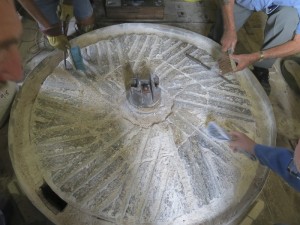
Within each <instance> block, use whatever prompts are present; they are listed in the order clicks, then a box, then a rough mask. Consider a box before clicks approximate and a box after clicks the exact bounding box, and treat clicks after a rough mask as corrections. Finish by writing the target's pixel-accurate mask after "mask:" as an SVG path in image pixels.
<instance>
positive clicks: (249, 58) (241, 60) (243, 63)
mask: <svg viewBox="0 0 300 225" xmlns="http://www.w3.org/2000/svg"><path fill="white" fill-rule="evenodd" d="M231 58H232V59H233V60H234V61H235V62H236V63H237V66H236V70H235V71H240V70H243V69H245V68H247V67H248V66H250V65H251V64H253V63H254V62H256V61H257V55H255V53H252V54H240V55H231Z"/></svg>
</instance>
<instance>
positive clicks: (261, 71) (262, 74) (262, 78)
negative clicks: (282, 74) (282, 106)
mask: <svg viewBox="0 0 300 225" xmlns="http://www.w3.org/2000/svg"><path fill="white" fill-rule="evenodd" d="M252 73H253V74H254V76H255V77H256V79H257V80H258V81H259V83H260V84H261V86H262V87H263V89H264V90H265V92H266V93H267V95H268V96H269V95H270V92H271V85H270V83H269V70H268V69H266V68H262V67H256V66H254V68H253V70H252Z"/></svg>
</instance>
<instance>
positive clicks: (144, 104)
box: [126, 74, 161, 108]
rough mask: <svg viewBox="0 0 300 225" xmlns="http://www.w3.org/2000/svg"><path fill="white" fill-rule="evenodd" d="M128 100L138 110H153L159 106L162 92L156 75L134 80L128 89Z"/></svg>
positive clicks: (138, 77)
mask: <svg viewBox="0 0 300 225" xmlns="http://www.w3.org/2000/svg"><path fill="white" fill-rule="evenodd" d="M126 90H127V91H126V97H127V100H128V101H129V102H130V103H131V104H132V105H133V106H135V107H137V108H152V107H155V106H156V105H158V104H159V102H160V99H161V90H160V87H159V78H158V76H157V75H155V74H149V75H147V76H146V77H144V78H143V77H140V76H136V77H133V78H132V81H131V85H130V88H128V89H127V88H126Z"/></svg>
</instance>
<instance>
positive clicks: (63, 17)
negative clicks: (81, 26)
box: [57, 3, 74, 22]
mask: <svg viewBox="0 0 300 225" xmlns="http://www.w3.org/2000/svg"><path fill="white" fill-rule="evenodd" d="M73 11H74V9H73V5H70V4H66V3H61V4H59V5H58V7H57V15H58V17H59V19H60V21H63V22H68V21H70V19H71V18H72V17H73V16H74V14H73Z"/></svg>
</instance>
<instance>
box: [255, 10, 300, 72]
mask: <svg viewBox="0 0 300 225" xmlns="http://www.w3.org/2000/svg"><path fill="white" fill-rule="evenodd" d="M298 23H299V16H298V13H297V10H296V9H295V8H292V7H287V6H280V7H278V9H276V10H275V11H274V12H273V13H272V14H270V15H269V17H268V20H267V23H266V27H265V38H264V42H263V46H262V49H268V48H272V47H274V46H277V45H280V44H283V43H285V42H287V41H290V40H292V38H293V36H294V33H295V30H296V26H297V24H298ZM275 60H276V59H267V60H263V61H262V62H256V63H255V64H254V66H255V67H261V68H271V67H272V65H273V64H274V62H275Z"/></svg>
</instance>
